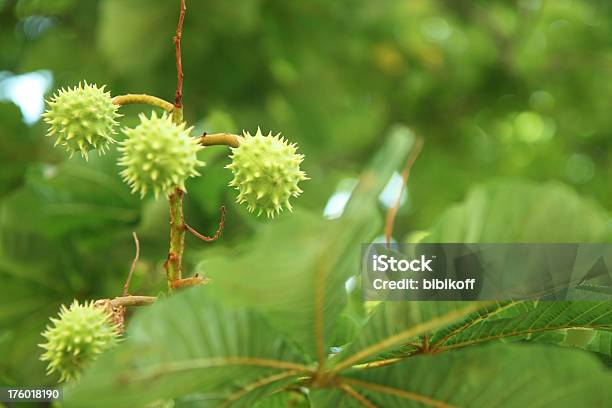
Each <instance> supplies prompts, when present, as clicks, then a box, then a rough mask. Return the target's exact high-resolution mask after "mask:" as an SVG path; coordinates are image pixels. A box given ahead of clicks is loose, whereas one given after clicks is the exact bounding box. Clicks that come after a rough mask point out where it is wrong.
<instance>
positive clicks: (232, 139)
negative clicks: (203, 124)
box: [198, 133, 240, 147]
mask: <svg viewBox="0 0 612 408" xmlns="http://www.w3.org/2000/svg"><path fill="white" fill-rule="evenodd" d="M198 142H199V143H200V144H201V145H202V146H216V145H226V146H230V147H238V146H240V136H238V135H234V134H231V133H213V134H210V135H209V134H206V133H204V134H203V135H202V136H200V138H199V139H198Z"/></svg>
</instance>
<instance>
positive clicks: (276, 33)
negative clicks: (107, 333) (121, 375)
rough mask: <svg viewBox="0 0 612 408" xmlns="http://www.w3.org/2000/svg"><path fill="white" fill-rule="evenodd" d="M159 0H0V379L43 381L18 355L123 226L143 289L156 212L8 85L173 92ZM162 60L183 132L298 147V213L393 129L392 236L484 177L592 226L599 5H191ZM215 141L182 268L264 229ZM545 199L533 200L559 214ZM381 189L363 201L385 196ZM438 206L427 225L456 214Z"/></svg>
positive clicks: (604, 133) (598, 160)
mask: <svg viewBox="0 0 612 408" xmlns="http://www.w3.org/2000/svg"><path fill="white" fill-rule="evenodd" d="M177 3H178V2H177V1H166V0H101V1H76V0H54V1H43V0H19V1H16V0H0V385H2V384H5V385H16V384H43V383H46V382H49V379H48V378H47V377H45V376H44V365H43V364H42V363H41V362H39V361H37V358H38V353H39V352H38V350H37V348H36V346H35V345H36V344H37V343H39V342H41V341H42V338H41V337H40V332H41V330H42V329H43V328H44V326H45V324H46V322H47V319H48V317H49V316H52V315H54V314H55V313H56V312H57V309H58V307H59V305H60V304H61V303H67V302H69V301H71V300H72V299H73V298H78V299H80V300H87V299H99V298H107V297H113V296H116V295H118V294H120V292H121V287H122V284H123V281H124V279H125V277H126V274H127V271H128V269H129V265H130V262H131V259H132V256H133V253H134V249H133V243H132V238H131V232H132V231H136V232H137V233H138V236H139V237H140V240H141V249H142V256H141V261H140V263H139V267H138V269H137V271H136V276H135V278H134V279H135V280H134V282H133V284H132V289H131V292H132V293H134V294H136V293H137V294H152V295H154V294H157V293H158V292H160V291H161V290H163V289H164V286H165V274H164V271H163V265H162V263H163V260H164V258H165V253H166V250H167V248H166V246H167V233H168V218H167V204H166V203H165V202H164V200H159V201H154V200H153V199H150V198H149V199H146V200H142V201H141V200H140V199H139V198H138V197H136V196H132V195H131V194H130V192H129V189H128V187H127V186H126V185H125V184H124V183H123V182H122V180H121V179H120V177H119V176H118V174H117V173H118V171H117V166H116V153H111V154H109V155H107V156H104V157H97V156H96V155H91V158H90V160H89V162H88V163H86V162H85V161H84V160H82V159H81V158H77V157H74V158H72V159H70V160H68V159H67V157H66V155H65V154H64V152H63V151H61V150H53V149H52V148H51V145H52V141H51V140H50V139H49V138H45V137H44V133H45V126H44V125H43V124H42V123H41V122H40V121H36V120H35V121H34V122H33V123H28V124H26V123H25V122H24V118H23V117H22V113H21V111H20V110H19V108H18V106H17V105H15V104H14V103H13V102H12V101H11V93H10V86H9V84H10V83H11V82H10V81H13V82H12V83H13V84H14V83H15V80H16V79H17V78H19V77H18V76H19V75H23V74H28V73H33V72H34V73H37V74H36V75H37V77H38V78H47V80H49V81H48V83H47V84H48V86H49V88H48V89H47V91H46V94H45V97H48V96H50V95H51V93H52V92H53V90H54V89H56V88H59V87H63V86H73V85H75V84H77V83H78V82H79V81H80V80H83V79H86V80H88V81H90V82H94V83H97V84H99V85H101V84H107V85H108V89H109V90H110V91H111V92H112V94H113V95H119V94H125V93H128V92H132V93H141V92H142V93H149V94H153V95H157V96H160V97H163V98H165V99H167V100H172V98H173V95H174V89H175V86H176V71H175V66H174V49H173V45H172V35H173V32H174V30H175V27H176V20H177V17H178V4H177ZM183 66H184V72H185V82H184V104H185V119H186V120H187V121H188V122H189V123H191V124H193V125H195V126H196V129H195V130H194V134H196V133H197V132H201V131H207V132H209V133H212V132H218V131H229V132H241V131H242V130H243V129H245V130H249V131H251V132H253V131H255V130H256V129H257V127H258V126H260V127H261V129H262V130H263V131H265V132H267V131H269V130H270V131H273V132H277V131H281V132H282V133H283V135H285V136H286V137H287V138H288V139H289V140H291V141H292V142H297V143H298V145H299V146H300V148H299V150H300V152H301V153H303V154H305V156H306V159H305V161H304V164H303V167H304V170H305V171H306V172H307V174H308V175H309V177H310V178H311V180H310V181H307V182H305V183H304V184H303V189H304V194H303V195H302V196H301V197H299V198H298V199H297V200H295V201H294V204H295V206H296V207H298V208H302V209H307V210H310V211H311V212H313V213H314V214H317V215H318V216H319V217H321V216H322V214H323V213H324V210H325V208H326V204H328V202H329V200H330V197H335V199H336V200H340V201H341V198H342V194H336V195H334V194H335V193H338V192H345V194H348V193H346V192H347V191H350V189H351V187H352V186H353V185H354V184H355V179H356V177H357V176H358V175H359V173H360V172H361V171H362V170H363V169H364V167H365V165H366V163H367V162H369V161H370V158H371V156H373V152H375V151H377V150H378V149H379V148H380V147H381V146H382V145H383V142H384V141H385V140H386V139H387V136H388V135H389V133H390V132H391V129H392V128H393V126H396V125H404V126H407V127H409V129H410V131H411V132H412V133H413V134H416V135H419V136H421V137H422V138H423V139H424V141H425V145H424V149H423V152H422V154H421V155H420V157H419V159H418V161H417V162H416V164H415V166H414V168H413V171H412V175H411V179H410V183H409V186H408V189H407V199H406V201H405V202H404V205H403V206H402V207H401V208H400V211H399V214H398V220H397V225H396V230H395V234H394V237H395V238H396V239H398V240H400V239H405V237H406V236H408V235H409V234H411V233H414V232H415V231H420V230H425V229H428V228H429V226H430V225H431V224H432V223H433V222H434V221H435V220H436V219H438V217H439V216H440V214H442V212H443V210H444V209H445V208H447V207H448V206H449V205H451V204H453V203H456V202H458V201H460V200H462V199H463V198H464V197H465V196H466V194H467V193H468V191H469V190H470V189H471V188H472V187H473V186H474V185H476V184H479V183H481V182H485V181H486V182H491V183H493V185H495V184H496V183H498V181H496V180H500V179H505V178H512V179H514V178H521V179H527V180H531V181H534V182H544V181H555V182H560V183H564V184H566V185H567V186H568V187H558V189H561V190H562V192H565V191H566V189H569V190H575V191H576V192H577V193H578V195H579V196H580V198H581V200H586V201H587V202H590V201H597V202H599V206H601V207H602V208H599V207H597V206H596V205H595V206H596V207H597V209H596V212H597V222H593V225H596V227H597V228H600V229H603V230H606V229H608V230H609V228H610V221H609V215H608V214H609V213H608V211H609V210H610V203H611V200H610V198H611V190H610V188H608V186H609V180H610V177H611V176H612V167H611V166H610V164H611V156H610V150H609V145H610V143H612V134H611V133H612V81H610V77H611V74H612V5H611V4H610V3H609V2H607V1H586V0H573V1H569V0H555V1H552V0H549V1H546V0H521V1H469V0H465V1H448V2H444V1H434V0H419V1H403V0H383V1H368V0H351V1H349V0H338V1H336V0H334V1H329V0H310V1H306V0H304V1H281V0H267V1H264V0H235V1H226V0H206V1H195V0H193V1H188V12H187V18H186V21H185V26H184V37H183ZM142 109H143V107H129V108H125V109H122V111H123V112H122V113H124V114H125V117H124V118H123V119H122V125H124V126H133V125H135V124H136V123H137V119H136V118H137V115H136V113H137V112H139V111H140V110H142ZM144 109H145V110H147V108H144ZM226 153H227V151H226V149H225V148H224V147H211V148H208V149H205V151H204V152H202V160H205V161H206V162H207V164H208V165H207V167H206V168H205V169H204V170H203V176H202V177H200V178H198V179H196V180H191V181H190V182H189V183H188V185H187V190H188V194H187V198H186V213H187V219H188V222H189V223H190V225H192V226H194V227H196V228H197V229H198V230H199V231H201V232H202V233H204V234H211V233H212V232H213V231H214V230H215V229H216V226H217V222H218V215H219V214H218V213H219V207H220V205H222V204H224V205H226V206H227V208H228V218H227V222H226V227H225V230H224V233H223V236H222V240H221V242H218V243H213V244H208V243H203V242H200V241H197V240H196V239H194V238H192V237H188V248H187V255H186V256H187V259H186V262H187V264H186V265H187V267H186V269H187V271H193V269H194V267H195V264H196V263H197V262H198V261H200V260H201V257H202V251H203V250H204V248H205V247H210V246H223V247H226V248H228V251H229V248H234V247H235V246H239V245H240V244H241V243H242V242H243V241H248V240H249V239H250V237H251V236H252V235H253V233H254V232H255V231H257V230H258V229H260V228H261V227H262V225H264V224H268V223H270V222H269V221H267V220H264V219H257V218H255V217H254V216H252V215H250V214H248V213H247V212H246V210H245V209H244V208H242V207H239V206H237V205H236V204H234V199H235V193H234V191H232V190H230V189H229V188H227V183H228V182H229V180H230V179H231V174H230V173H229V171H227V170H225V169H223V166H224V165H225V164H227V163H228V159H227V155H226ZM396 181H397V177H396ZM395 185H396V187H397V183H396V184H395ZM390 191H391V193H392V192H393V191H394V190H393V189H391V190H390ZM553 193H554V194H552V193H551V194H544V195H543V196H541V197H540V196H538V197H539V198H538V200H537V201H535V203H536V204H535V205H536V206H537V205H538V203H545V204H546V205H545V206H544V207H540V208H544V209H547V208H550V207H551V206H558V207H561V208H563V207H564V206H565V205H571V206H572V208H574V207H576V205H577V204H576V205H575V203H573V202H570V201H571V200H568V196H567V194H565V193H563V194H561V193H559V191H558V190H555V191H554V192H553ZM557 193H559V194H557ZM384 197H386V200H381V201H380V202H379V203H378V205H379V211H380V213H384V212H385V211H386V209H387V207H386V205H385V202H386V203H387V205H388V203H389V202H390V201H393V197H394V195H393V194H387V195H385V196H384ZM389 197H391V199H390V198H389ZM497 197H498V199H497V200H496V201H495V205H494V207H493V208H494V209H503V208H504V207H506V206H507V207H509V208H510V209H516V208H521V205H522V198H521V196H515V195H514V194H513V193H512V192H507V191H505V192H503V194H501V197H503V199H499V197H500V196H499V195H498V196H497ZM570 198H572V200H573V199H574V196H573V195H572V196H571V197H570ZM566 200H567V201H566ZM568 202H569V204H568ZM542 205H544V204H542ZM466 206H467V204H466ZM336 210H337V207H336ZM460 210H461V211H468V210H469V209H468V208H463V207H462V208H461V209H460ZM457 211H459V210H457ZM457 211H456V212H455V213H452V214H447V217H451V218H452V217H453V216H456V217H458V219H460V220H465V219H466V217H467V216H468V215H465V216H463V215H461V214H457ZM580 211H581V213H586V212H587V209H584V210H580ZM588 211H590V207H589V208H588ZM510 212H511V213H512V211H510ZM474 213H475V212H474V211H472V212H470V214H472V215H473V214H474ZM328 214H329V207H328ZM568 214H571V212H570V213H568ZM283 217H287V215H283ZM593 217H595V216H593ZM601 220H605V221H604V222H603V223H602V222H601ZM570 221H571V220H568V219H567V218H565V217H564V215H563V214H562V213H561V214H560V216H559V218H556V219H552V220H551V219H548V222H546V223H542V224H537V225H538V227H539V228H540V231H542V230H547V229H550V230H551V231H552V230H555V231H558V233H557V232H554V233H552V235H553V236H554V238H553V239H554V240H560V241H581V240H593V239H595V238H593V237H592V236H591V235H589V234H590V233H591V232H592V231H593V230H594V228H595V227H593V228H590V227H584V228H583V226H580V225H578V226H577V225H573V224H571V222H570ZM557 222H558V223H559V224H560V225H555V223H557ZM271 223H274V221H272V222H271ZM498 224H499V230H502V229H503V227H504V225H505V220H504V219H501V220H499V222H498ZM587 224H588V223H587ZM568 225H570V226H571V227H572V228H574V229H571V228H570V229H567V228H566V229H564V228H563V227H567V226H568ZM588 225H590V224H588ZM568 228H569V227H568ZM379 231H380V233H382V230H379ZM576 231H577V232H576ZM292 233H293V234H295V235H297V236H299V235H300V231H299V230H297V231H294V232H292ZM440 234H442V235H444V234H443V233H442V232H440ZM563 234H565V235H563ZM460 235H461V233H460V232H458V233H457V236H460ZM595 235H597V236H598V237H599V236H600V235H598V234H595ZM522 238H524V237H523V236H519V237H518V239H522ZM449 239H452V238H449ZM204 272H206V271H204Z"/></svg>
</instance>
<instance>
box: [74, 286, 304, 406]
mask: <svg viewBox="0 0 612 408" xmlns="http://www.w3.org/2000/svg"><path fill="white" fill-rule="evenodd" d="M211 290H212V288H211V287H200V288H193V289H190V290H187V291H185V292H183V293H180V294H177V295H175V296H173V297H171V298H169V299H165V300H162V301H159V302H158V303H156V304H155V305H153V306H152V307H150V308H147V309H146V310H143V311H142V312H141V313H138V314H137V315H136V316H135V318H134V320H133V321H132V323H131V324H130V326H129V328H128V333H127V338H126V339H125V340H124V341H123V343H122V344H121V345H120V346H119V347H118V348H116V349H114V350H111V351H110V352H108V353H106V354H104V355H102V356H101V358H100V360H98V361H97V362H96V363H94V364H93V366H92V367H91V368H90V370H88V371H87V372H86V373H85V374H84V377H83V378H82V380H81V381H80V382H79V383H77V384H76V386H72V387H68V388H67V389H66V393H65V398H66V401H65V406H66V407H67V408H69V407H79V408H80V407H84V406H86V407H91V408H96V407H111V406H112V407H117V408H120V407H131V408H136V407H143V406H145V405H146V404H147V403H150V402H152V401H156V400H160V399H161V400H163V399H168V398H173V397H176V396H181V395H185V394H190V393H194V392H198V395H197V399H198V400H199V401H198V405H197V406H200V407H221V406H225V407H231V406H250V405H251V404H252V403H253V402H254V401H255V400H257V399H258V398H259V397H261V396H263V395H266V394H269V393H272V392H273V391H275V390H278V389H280V388H282V387H283V386H284V385H285V384H287V383H288V382H292V381H295V379H296V378H297V377H298V376H300V375H304V373H306V372H308V370H309V369H308V368H307V367H306V366H304V365H303V364H302V363H303V358H302V357H301V355H300V354H297V353H296V352H295V349H294V348H292V347H291V346H290V345H289V343H288V342H287V341H285V340H284V338H283V337H282V336H281V335H280V334H279V333H278V332H277V331H276V330H274V329H273V328H272V327H271V326H270V325H269V324H268V322H267V321H266V319H264V318H263V317H262V316H260V315H259V314H257V313H254V312H252V311H248V310H246V309H244V308H240V307H230V306H227V305H222V304H220V303H219V302H216V301H214V300H212V299H211V296H210V294H209V292H210V291H211Z"/></svg>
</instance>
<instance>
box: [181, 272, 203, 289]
mask: <svg viewBox="0 0 612 408" xmlns="http://www.w3.org/2000/svg"><path fill="white" fill-rule="evenodd" d="M206 283H208V278H205V277H203V276H197V275H196V276H194V277H191V278H183V279H177V280H175V281H173V282H172V289H179V288H184V287H187V286H195V285H203V284H206Z"/></svg>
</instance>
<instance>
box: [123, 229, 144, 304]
mask: <svg viewBox="0 0 612 408" xmlns="http://www.w3.org/2000/svg"><path fill="white" fill-rule="evenodd" d="M132 236H133V237H134V245H135V246H136V254H134V260H132V266H131V267H130V273H128V277H127V279H126V280H125V283H124V284H123V296H128V290H129V288H130V282H131V281H132V275H133V274H134V270H135V269H136V264H137V263H138V259H139V258H140V241H138V235H136V232H132Z"/></svg>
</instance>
